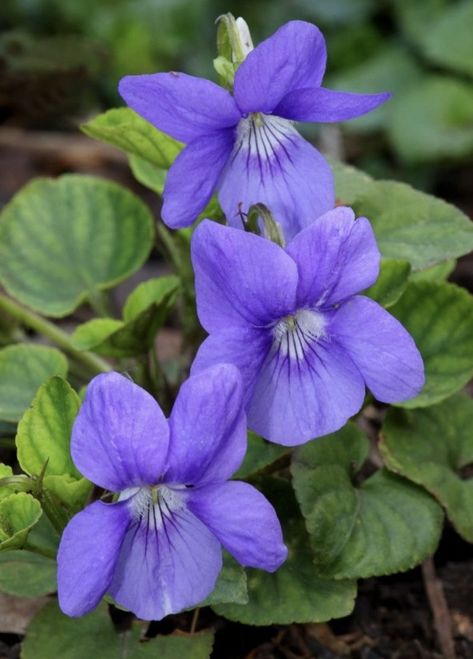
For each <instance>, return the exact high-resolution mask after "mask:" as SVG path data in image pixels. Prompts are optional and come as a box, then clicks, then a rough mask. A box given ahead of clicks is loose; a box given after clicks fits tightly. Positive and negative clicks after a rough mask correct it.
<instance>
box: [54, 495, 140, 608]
mask: <svg viewBox="0 0 473 659" xmlns="http://www.w3.org/2000/svg"><path fill="white" fill-rule="evenodd" d="M130 523H131V517H130V513H129V511H128V508H127V506H126V505H125V503H124V502H123V503H115V504H106V503H103V502H102V501H96V502H95V503H93V504H91V505H90V506H87V508H85V509H84V510H82V511H81V512H80V513H77V515H75V516H74V517H73V518H72V519H71V521H70V522H69V524H68V525H67V526H66V528H65V530H64V533H63V534H62V538H61V544H60V545H59V552H58V557H57V561H58V576H57V580H58V597H59V606H60V607H61V609H62V611H63V612H64V613H66V614H67V615H69V616H82V615H84V614H85V613H87V612H88V611H91V610H92V609H94V608H95V607H96V606H97V605H98V603H99V602H100V600H101V599H102V597H103V595H104V594H105V593H106V592H107V590H108V588H109V586H110V582H111V580H112V576H113V571H114V569H115V564H116V562H117V559H118V555H119V553H120V547H121V544H122V541H123V538H124V537H125V534H126V532H127V530H128V527H129V524H130Z"/></svg>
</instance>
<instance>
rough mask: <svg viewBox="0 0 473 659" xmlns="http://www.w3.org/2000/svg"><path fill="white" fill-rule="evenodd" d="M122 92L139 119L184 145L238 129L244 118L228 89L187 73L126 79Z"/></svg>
mask: <svg viewBox="0 0 473 659" xmlns="http://www.w3.org/2000/svg"><path fill="white" fill-rule="evenodd" d="M118 91H119V92H120V95H121V96H122V98H123V99H124V100H125V101H126V103H127V104H128V105H129V106H130V107H131V108H133V110H135V111H136V112H137V113H138V114H139V115H141V116H142V117H144V119H146V120H147V121H149V122H150V123H152V124H153V125H154V126H156V128H159V130H162V131H163V132H164V133H168V134H169V135H171V136H172V137H174V138H175V139H176V140H180V141H181V142H190V140H193V139H195V138H196V137H201V136H202V135H205V134H207V133H209V132H212V131H214V130H218V129H220V128H228V127H230V126H234V125H235V124H236V123H237V122H238V120H239V118H240V112H239V111H238V108H237V106H236V103H235V101H234V100H233V97H232V96H231V94H230V93H229V92H228V91H227V90H226V89H223V87H220V86H219V85H216V84H215V83H214V82H211V81H210V80H204V79H203V78H196V77H194V76H190V75H187V74H185V73H176V72H175V71H171V72H170V73H154V74H148V75H137V76H125V77H124V78H122V79H121V80H120V84H119V86H118Z"/></svg>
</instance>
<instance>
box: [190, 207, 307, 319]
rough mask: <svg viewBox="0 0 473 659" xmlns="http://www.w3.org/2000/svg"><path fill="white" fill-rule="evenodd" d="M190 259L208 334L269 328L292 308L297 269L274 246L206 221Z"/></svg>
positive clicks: (200, 227)
mask: <svg viewBox="0 0 473 659" xmlns="http://www.w3.org/2000/svg"><path fill="white" fill-rule="evenodd" d="M191 255H192V264H193V266H194V273H195V290H196V298H197V314H198V316H199V320H200V322H201V323H202V325H203V326H204V328H205V329H206V330H207V331H208V332H213V331H216V330H219V329H225V328H227V327H229V326H232V325H240V326H242V325H243V326H248V325H253V326H262V325H266V324H267V323H268V322H271V321H272V320H274V319H276V318H279V317H281V316H284V315H285V314H286V313H288V312H289V311H290V310H291V309H292V308H293V306H294V303H295V296H296V288H297V268H296V266H295V263H294V262H293V261H292V259H291V258H290V257H289V256H288V255H287V254H286V253H285V251H284V250H283V249H282V248H281V247H279V246H278V245H276V244H275V243H272V242H271V241H269V240H266V239H265V238H261V237H259V236H256V235H254V234H251V233H246V232H245V231H240V230H238V229H233V228H231V227H225V226H222V225H220V224H217V223H216V222H210V221H208V220H205V221H204V222H202V223H201V224H200V225H199V226H198V227H197V229H196V231H195V233H194V236H193V239H192V247H191Z"/></svg>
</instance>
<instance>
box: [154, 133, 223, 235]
mask: <svg viewBox="0 0 473 659" xmlns="http://www.w3.org/2000/svg"><path fill="white" fill-rule="evenodd" d="M232 146H233V129H228V130H224V131H223V130H222V131H219V132H218V133H212V134H211V135H206V136H204V137H199V138H197V139H195V140H193V141H192V142H190V143H189V144H188V145H187V146H186V147H185V149H184V150H183V151H182V152H181V153H180V154H179V155H178V157H177V158H176V160H175V161H174V163H173V165H172V167H171V169H170V170H169V172H168V175H167V178H166V185H165V186H164V192H163V207H162V209H161V215H162V218H163V220H164V222H165V223H166V224H167V225H168V226H169V227H171V229H179V228H182V227H187V226H189V225H190V224H192V222H194V220H196V219H197V217H198V215H199V214H200V213H201V212H202V211H203V210H204V209H205V207H206V206H207V204H208V203H209V201H210V199H211V197H212V195H213V193H214V191H215V188H216V184H217V181H218V179H219V177H220V175H221V172H222V170H223V168H224V166H225V163H226V162H227V160H228V157H229V155H230V153H231V150H232Z"/></svg>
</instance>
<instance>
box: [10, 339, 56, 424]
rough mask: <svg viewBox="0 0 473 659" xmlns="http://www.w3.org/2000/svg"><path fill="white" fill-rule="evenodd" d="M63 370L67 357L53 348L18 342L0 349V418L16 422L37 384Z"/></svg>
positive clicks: (34, 391) (31, 398)
mask: <svg viewBox="0 0 473 659" xmlns="http://www.w3.org/2000/svg"><path fill="white" fill-rule="evenodd" d="M66 373H67V360H66V358H65V357H64V355H63V354H62V353H61V352H59V350H55V349H54V348H46V347H44V346H38V345H33V344H18V345H12V346H8V347H7V348H3V350H0V419H4V420H6V421H18V420H19V419H20V418H21V416H22V414H23V412H24V411H25V410H26V409H27V407H28V406H29V405H30V403H31V401H32V400H33V397H34V395H35V393H36V391H37V390H38V387H40V386H41V385H42V384H43V382H45V381H46V380H48V379H49V378H50V377H52V376H53V375H60V376H62V377H65V375H66Z"/></svg>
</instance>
